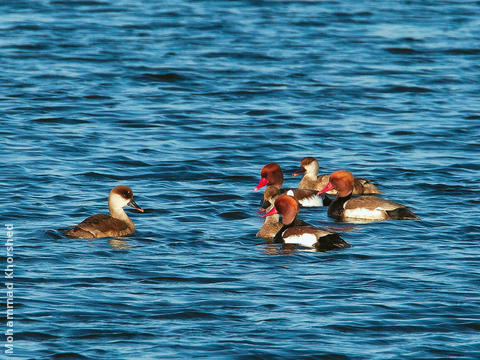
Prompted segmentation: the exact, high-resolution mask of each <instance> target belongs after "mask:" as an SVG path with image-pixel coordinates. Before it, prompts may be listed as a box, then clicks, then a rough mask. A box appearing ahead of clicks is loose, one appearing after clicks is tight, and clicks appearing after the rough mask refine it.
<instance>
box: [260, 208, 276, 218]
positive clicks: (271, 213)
mask: <svg viewBox="0 0 480 360" xmlns="http://www.w3.org/2000/svg"><path fill="white" fill-rule="evenodd" d="M273 214H277V209H276V208H275V206H274V207H273V208H271V210H270V211H269V212H267V213H266V214H263V215H262V217H267V216H270V215H273Z"/></svg>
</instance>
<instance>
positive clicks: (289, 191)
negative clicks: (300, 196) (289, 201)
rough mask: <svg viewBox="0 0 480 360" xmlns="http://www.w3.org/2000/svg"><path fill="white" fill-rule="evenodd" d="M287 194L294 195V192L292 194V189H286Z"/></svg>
mask: <svg viewBox="0 0 480 360" xmlns="http://www.w3.org/2000/svg"><path fill="white" fill-rule="evenodd" d="M287 195H288V196H292V197H295V194H294V192H293V190H288V191H287Z"/></svg>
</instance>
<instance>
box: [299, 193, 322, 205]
mask: <svg viewBox="0 0 480 360" xmlns="http://www.w3.org/2000/svg"><path fill="white" fill-rule="evenodd" d="M299 203H300V204H301V205H302V206H304V207H314V206H323V199H322V197H321V196H318V195H313V196H310V197H308V198H305V199H302V200H300V201H299Z"/></svg>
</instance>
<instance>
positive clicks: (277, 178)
mask: <svg viewBox="0 0 480 360" xmlns="http://www.w3.org/2000/svg"><path fill="white" fill-rule="evenodd" d="M260 176H261V179H260V181H259V183H258V185H257V186H255V187H254V190H258V189H260V188H261V187H263V186H265V185H273V186H276V187H278V188H281V187H282V185H283V172H282V169H281V168H280V165H278V164H277V163H270V164H267V165H265V166H264V167H263V168H262V171H261V172H260Z"/></svg>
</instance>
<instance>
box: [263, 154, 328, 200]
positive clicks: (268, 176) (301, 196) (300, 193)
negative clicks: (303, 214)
mask: <svg viewBox="0 0 480 360" xmlns="http://www.w3.org/2000/svg"><path fill="white" fill-rule="evenodd" d="M265 185H267V186H271V187H275V188H277V189H278V190H279V192H280V194H282V193H286V194H288V195H290V196H293V197H294V198H295V199H297V200H298V202H299V203H300V205H302V206H303V207H316V206H324V205H328V204H327V203H325V202H329V199H328V198H327V197H325V196H321V195H318V194H317V191H316V190H315V189H313V190H309V189H282V185H283V171H282V168H281V167H280V165H278V164H277V163H270V164H267V165H265V166H264V167H263V168H262V170H261V172H260V181H259V182H258V185H257V186H255V187H254V190H255V191H257V190H259V189H261V188H262V187H264V186H265Z"/></svg>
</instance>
